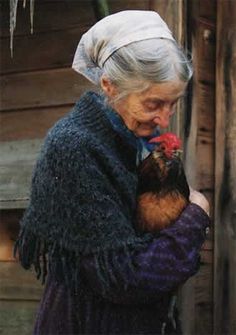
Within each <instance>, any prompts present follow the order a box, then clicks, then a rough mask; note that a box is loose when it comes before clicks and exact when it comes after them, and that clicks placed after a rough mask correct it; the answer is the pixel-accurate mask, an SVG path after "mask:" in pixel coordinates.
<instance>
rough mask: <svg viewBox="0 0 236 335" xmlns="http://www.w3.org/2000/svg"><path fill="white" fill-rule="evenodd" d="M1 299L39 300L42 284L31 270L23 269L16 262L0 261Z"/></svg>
mask: <svg viewBox="0 0 236 335" xmlns="http://www.w3.org/2000/svg"><path fill="white" fill-rule="evenodd" d="M0 274H1V275H0V301H1V300H15V301H16V300H19V301H20V300H28V301H30V300H31V301H37V300H40V298H41V295H42V292H43V285H42V284H41V282H40V281H39V280H37V278H36V276H35V272H34V271H33V270H27V271H26V270H25V269H23V268H22V267H21V266H20V265H19V263H17V262H2V261H1V262H0Z"/></svg>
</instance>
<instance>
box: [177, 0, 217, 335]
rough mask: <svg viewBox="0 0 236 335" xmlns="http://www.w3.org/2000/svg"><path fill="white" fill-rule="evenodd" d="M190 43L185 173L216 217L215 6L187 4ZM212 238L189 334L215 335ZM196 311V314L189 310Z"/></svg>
mask: <svg viewBox="0 0 236 335" xmlns="http://www.w3.org/2000/svg"><path fill="white" fill-rule="evenodd" d="M188 13H189V16H188V38H189V47H190V50H191V52H192V58H193V66H194V71H195V72H194V77H193V82H192V89H191V91H192V99H191V106H189V107H191V108H190V109H189V111H188V113H189V114H190V115H189V116H188V118H187V120H189V123H187V124H186V132H187V135H188V136H187V157H186V164H185V165H186V171H187V176H188V180H189V182H190V184H191V185H192V187H193V188H195V189H197V190H199V191H201V192H202V193H203V194H204V195H205V196H206V197H207V198H208V200H209V202H210V207H211V216H212V221H213V213H214V186H215V185H214V182H215V179H214V162H215V62H216V60H215V57H216V53H215V50H216V42H215V33H216V2H215V1H214V0H204V1H203V0H194V1H191V2H188ZM213 233H214V227H213V225H212V226H211V230H210V234H209V235H208V237H207V241H206V243H205V244H204V246H203V248H202V252H201V257H202V260H201V262H202V264H201V268H200V271H199V272H198V273H197V275H196V276H194V277H193V278H192V279H190V280H189V282H188V283H187V285H186V286H185V287H184V290H183V315H184V316H185V323H184V327H185V329H184V331H185V333H186V334H188V335H190V334H198V335H203V334H212V331H213V285H212V280H213ZM190 306H191V308H189V307H190Z"/></svg>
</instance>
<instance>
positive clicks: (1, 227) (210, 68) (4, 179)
mask: <svg viewBox="0 0 236 335" xmlns="http://www.w3.org/2000/svg"><path fill="white" fill-rule="evenodd" d="M108 2H109V7H110V12H111V13H114V12H117V11H119V10H122V9H153V10H157V11H158V12H159V13H160V14H161V16H162V17H163V18H164V19H165V20H166V21H167V22H168V24H169V26H170V28H171V29H172V31H173V32H174V35H175V37H176V39H177V40H178V41H180V42H181V43H182V44H184V45H186V46H187V47H188V49H190V51H192V55H193V63H194V67H195V76H194V81H193V83H192V88H191V90H190V92H192V94H191V95H190V96H189V97H188V99H187V101H185V102H184V103H182V105H180V106H179V110H182V113H178V117H177V118H176V119H174V122H173V124H172V128H173V129H175V130H176V131H177V132H178V133H181V134H182V137H185V140H186V149H187V156H186V169H187V174H188V179H189V181H190V183H191V185H192V186H193V187H195V188H196V189H198V190H200V191H202V192H203V193H204V194H205V195H206V196H207V198H208V199H209V201H210V203H211V208H212V213H211V214H212V219H214V215H215V220H212V222H215V225H216V230H215V242H214V228H215V227H214V226H213V225H212V228H211V233H210V234H209V236H208V239H207V241H206V243H205V244H204V247H203V250H202V264H201V268H200V271H199V273H198V274H197V275H196V276H195V277H193V278H192V279H190V280H189V281H188V283H187V284H186V285H185V286H184V288H183V290H182V292H181V298H182V300H181V301H182V303H181V315H182V319H183V325H184V333H185V335H208V334H212V333H213V331H214V328H215V333H216V334H218V335H225V334H229V335H234V334H235V333H236V330H235V327H236V326H235V317H234V314H236V312H235V310H236V307H235V301H236V299H235V292H236V288H235V282H236V280H235V276H234V274H233V268H234V266H235V256H233V255H235V251H236V250H235V234H234V233H235V201H236V199H235V197H234V193H232V192H231V193H230V192H228V193H227V192H226V195H228V194H229V199H230V202H229V204H228V205H227V206H228V207H227V208H228V209H229V211H225V210H224V209H223V208H222V206H220V205H219V204H220V203H221V201H222V199H221V194H222V188H223V186H224V185H231V186H228V188H227V189H228V190H229V189H230V187H231V188H232V189H234V186H232V185H234V182H233V180H235V176H234V175H233V173H232V171H233V166H234V167H235V165H233V164H234V163H233V162H234V158H235V155H236V154H235V151H232V150H233V148H234V144H233V143H235V141H234V140H235V138H234V135H233V134H235V128H234V127H235V126H233V125H235V116H234V115H235V98H234V95H233V93H232V92H233V87H235V72H232V74H231V72H230V71H229V69H231V68H232V69H233V71H234V69H235V48H233V47H231V46H232V45H233V41H234V40H235V33H234V32H235V25H234V24H235V23H234V22H236V17H235V16H233V14H232V13H235V3H236V2H235V1H234V0H226V1H225V0H218V1H216V0H188V1H187V0H178V1H176V0H127V1H124V0H115V1H108ZM0 6H1V11H2V17H1V20H0V21H1V27H0V28H1V29H0V43H1V59H0V73H1V79H0V85H1V101H0V118H1V119H0V121H1V127H0V150H1V162H0V166H1V173H0V185H1V186H0V208H1V212H0V214H1V221H0V305H1V307H0V333H1V334H3V335H9V334H13V335H14V334H22V335H27V334H31V330H32V326H33V320H34V318H35V312H36V309H37V306H38V302H39V299H40V296H41V294H42V287H41V285H40V283H38V282H37V281H36V280H35V278H34V275H33V274H32V273H31V272H27V271H24V270H22V269H21V268H20V267H19V265H18V264H17V263H16V262H15V260H14V259H13V257H12V246H13V243H14V239H15V238H16V235H17V233H18V229H19V220H20V218H21V216H22V214H23V211H24V208H25V207H26V205H27V203H28V197H29V185H30V179H31V171H32V167H33V164H34V162H35V159H36V157H37V154H38V152H39V148H40V145H41V143H42V140H43V138H44V137H45V135H46V132H47V130H48V129H49V128H50V127H51V126H52V125H53V124H54V122H55V121H56V120H57V119H58V118H60V117H61V116H63V115H64V114H65V113H67V112H68V111H69V110H70V108H71V107H72V106H73V104H74V102H75V101H76V100H77V99H78V98H79V96H80V94H81V92H82V91H84V90H86V89H89V88H92V85H90V84H89V83H88V82H87V81H86V80H85V79H83V77H81V76H80V75H78V74H76V73H75V72H74V71H72V70H71V68H70V67H71V62H72V59H73V55H74V52H75V49H76V46H77V43H78V41H79V39H80V37H81V35H82V33H83V32H84V31H86V30H87V29H88V28H89V27H90V26H91V25H92V24H93V23H95V22H96V19H97V13H96V12H95V11H94V9H93V7H92V6H91V2H90V1H88V0H80V1H66V0H62V1H49V0H40V1H36V2H35V16H34V34H33V35H31V34H30V22H29V5H28V7H27V8H26V9H25V10H24V9H23V8H22V1H19V5H18V15H17V27H16V31H15V37H14V58H13V59H11V57H10V49H9V43H10V42H9V27H8V25H9V22H8V16H9V14H8V10H9V8H8V1H5V2H1V4H0ZM229 17H230V19H228V18H229ZM228 28H229V29H228ZM216 37H217V38H216ZM216 41H217V43H216ZM225 41H227V43H225ZM222 45H224V47H223V48H222ZM234 45H235V44H234ZM216 46H217V53H216ZM216 55H217V60H216ZM216 62H217V67H216ZM229 64H230V65H229ZM216 68H217V74H216V76H217V81H216V78H215V69H216ZM216 87H217V95H215V91H216ZM215 99H216V101H217V105H215ZM229 101H230V104H229ZM184 110H185V113H183V111H184ZM215 111H217V115H216V113H215ZM233 111H234V113H233ZM215 116H217V118H216V119H215ZM229 120H230V121H229ZM224 134H227V136H224ZM215 143H216V144H217V145H215ZM232 152H233V154H232ZM226 153H227V154H226ZM221 157H225V159H224V160H222V159H221ZM229 166H230V168H229ZM225 171H230V172H229V174H225ZM227 176H229V177H227ZM227 178H228V179H227ZM227 183H228V184H227ZM234 191H235V189H234ZM234 191H233V192H234ZM227 199H228V198H226V200H227ZM214 200H215V203H216V205H217V206H214ZM214 208H215V211H214ZM228 212H229V213H231V216H230V217H229V214H226V213H228ZM225 227H226V228H227V229H226V232H227V233H226V235H224V234H223V232H224V231H225ZM222 234H223V235H222ZM221 236H224V243H225V245H229V246H230V248H225V247H224V248H223V247H222V242H221ZM214 243H215V244H216V250H214ZM214 255H215V256H214ZM223 255H224V256H223ZM213 259H215V264H216V266H215V272H214V278H213ZM218 273H220V276H218ZM225 273H226V274H227V276H225ZM233 280H234V281H233ZM213 281H214V286H213ZM222 282H223V283H224V286H223V287H224V288H226V290H228V291H227V292H230V294H229V293H228V295H227V299H226V300H224V297H225V295H224V294H223V290H222V287H221V284H222ZM213 288H214V292H215V293H214V292H213ZM213 293H214V297H215V298H214V299H215V305H214V303H213ZM231 294H232V297H231ZM225 301H226V306H227V309H225V310H224V307H223V308H222V307H220V306H224V303H225ZM213 305H214V306H215V307H214V308H213ZM214 315H215V318H214V319H213V317H214ZM214 325H215V326H214Z"/></svg>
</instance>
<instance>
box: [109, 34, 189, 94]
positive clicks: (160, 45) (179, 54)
mask: <svg viewBox="0 0 236 335" xmlns="http://www.w3.org/2000/svg"><path fill="white" fill-rule="evenodd" d="M192 73H193V71H192V66H191V61H190V60H189V59H188V58H187V56H186V55H185V53H184V52H183V51H182V50H181V49H180V47H179V46H178V45H177V43H176V42H174V41H172V40H169V39H161V38H157V39H148V40H143V41H139V42H133V43H131V44H129V45H127V46H124V47H121V48H120V49H118V50H117V51H116V52H114V53H113V54H112V55H111V56H110V57H109V58H108V59H107V61H106V62H105V64H104V66H103V74H104V75H105V76H106V77H107V78H108V79H109V80H110V81H111V82H112V83H113V84H115V85H116V86H117V88H118V91H119V98H121V97H124V96H126V95H128V94H129V93H132V92H141V91H144V90H146V89H148V88H149V86H150V85H151V84H153V83H154V84H157V83H164V82H169V81H175V80H181V81H183V82H188V81H189V79H190V78H191V77H192Z"/></svg>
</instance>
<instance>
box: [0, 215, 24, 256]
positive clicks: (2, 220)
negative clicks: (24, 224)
mask: <svg viewBox="0 0 236 335" xmlns="http://www.w3.org/2000/svg"><path fill="white" fill-rule="evenodd" d="M22 215H23V210H14V211H8V210H1V211H0V261H10V260H11V261H13V260H14V257H13V246H14V242H15V241H16V238H17V235H18V232H19V228H20V226H19V221H20V219H21V217H22Z"/></svg>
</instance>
